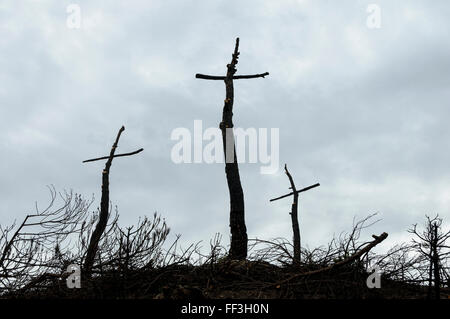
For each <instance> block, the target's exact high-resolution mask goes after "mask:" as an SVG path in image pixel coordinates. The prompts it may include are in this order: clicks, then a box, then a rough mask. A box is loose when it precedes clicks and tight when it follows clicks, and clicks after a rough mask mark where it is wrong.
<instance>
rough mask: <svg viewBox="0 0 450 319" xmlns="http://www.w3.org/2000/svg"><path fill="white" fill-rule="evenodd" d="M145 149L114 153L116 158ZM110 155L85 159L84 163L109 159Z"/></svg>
mask: <svg viewBox="0 0 450 319" xmlns="http://www.w3.org/2000/svg"><path fill="white" fill-rule="evenodd" d="M143 150H144V149H143V148H140V149H138V150H137V151H134V152H130V153H122V154H117V155H114V156H113V157H114V158H116V157H122V156H131V155H135V154H138V153H140V152H142V151H143ZM109 157H110V156H103V157H98V158H93V159H88V160H85V161H83V163H87V162H95V161H100V160H105V159H109Z"/></svg>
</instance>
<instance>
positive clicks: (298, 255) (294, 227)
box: [284, 164, 302, 264]
mask: <svg viewBox="0 0 450 319" xmlns="http://www.w3.org/2000/svg"><path fill="white" fill-rule="evenodd" d="M284 170H285V173H286V175H287V177H288V178H289V183H290V184H291V189H292V191H293V197H294V198H293V201H292V209H291V220H292V231H293V233H294V239H293V241H294V264H300V262H301V261H302V259H301V258H302V257H301V250H300V247H301V246H300V226H299V224H298V192H297V189H296V188H295V183H294V179H293V178H292V175H291V173H289V171H288V169H287V165H286V164H285V165H284Z"/></svg>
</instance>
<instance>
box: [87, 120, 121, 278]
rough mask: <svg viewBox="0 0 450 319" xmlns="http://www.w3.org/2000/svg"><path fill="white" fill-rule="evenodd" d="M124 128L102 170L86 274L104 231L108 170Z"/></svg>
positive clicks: (106, 221) (107, 201) (107, 194)
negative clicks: (99, 196) (95, 222)
mask: <svg viewBox="0 0 450 319" xmlns="http://www.w3.org/2000/svg"><path fill="white" fill-rule="evenodd" d="M124 130H125V127H123V126H122V127H121V128H120V130H119V133H118V134H117V137H116V141H115V142H114V144H113V146H112V148H111V152H110V154H109V157H108V160H107V161H106V164H105V169H104V170H103V172H102V198H101V202H100V215H99V218H98V223H97V225H96V227H95V230H94V231H93V232H92V236H91V240H90V242H89V246H88V250H87V253H86V259H85V261H84V267H83V268H84V271H85V272H86V274H87V275H89V274H90V272H91V269H92V266H93V264H94V259H95V255H96V254H97V249H98V243H99V242H100V238H101V237H102V234H103V232H104V231H105V228H106V225H107V223H108V217H109V170H110V168H111V164H112V161H113V158H114V153H115V151H116V148H117V144H118V143H119V139H120V135H121V134H122V132H123V131H124Z"/></svg>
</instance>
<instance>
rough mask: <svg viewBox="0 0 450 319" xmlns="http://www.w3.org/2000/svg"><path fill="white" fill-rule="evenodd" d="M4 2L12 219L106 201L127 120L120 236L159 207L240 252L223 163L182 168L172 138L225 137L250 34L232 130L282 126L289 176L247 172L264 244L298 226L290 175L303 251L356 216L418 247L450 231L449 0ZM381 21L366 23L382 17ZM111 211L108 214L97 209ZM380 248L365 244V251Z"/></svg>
mask: <svg viewBox="0 0 450 319" xmlns="http://www.w3.org/2000/svg"><path fill="white" fill-rule="evenodd" d="M74 3H76V4H78V5H79V7H80V8H81V27H80V28H69V27H68V26H67V19H68V16H69V15H70V13H67V11H66V10H67V6H68V5H69V4H71V2H69V1H60V0H45V1H44V0H42V1H15V0H2V1H1V2H0V154H1V160H0V176H1V179H0V223H1V224H2V225H4V224H10V223H11V222H12V221H13V220H14V219H18V220H20V219H22V218H24V216H25V215H26V214H27V213H29V212H32V211H33V209H34V203H35V201H37V202H38V205H39V207H44V206H45V205H46V204H47V203H48V200H49V193H48V190H47V188H46V185H54V186H55V187H56V189H57V190H59V191H62V190H64V189H67V190H70V189H73V191H74V192H77V193H81V194H83V195H85V196H86V197H90V196H91V195H92V194H94V195H95V197H96V203H95V204H96V205H98V204H99V201H100V184H101V171H102V169H103V166H104V163H102V162H95V163H89V164H82V163H81V162H82V160H85V159H88V158H92V157H97V156H101V155H107V154H108V153H109V151H110V148H111V145H112V143H113V141H114V138H115V136H116V134H117V131H118V130H119V128H120V127H121V126H122V125H124V126H125V127H126V131H125V132H124V133H123V135H122V137H121V140H120V143H119V149H118V152H128V151H133V150H135V149H138V148H140V147H143V148H144V149H145V150H144V152H143V153H141V154H139V155H136V156H133V157H128V158H119V159H116V160H114V162H113V166H112V169H111V175H110V182H111V187H110V190H111V200H112V202H113V204H114V205H117V206H118V209H119V213H120V220H121V223H122V224H124V225H131V224H134V223H136V221H137V220H138V218H139V216H143V215H149V216H150V215H151V214H152V213H153V212H155V211H157V212H158V213H160V214H161V215H162V216H163V217H164V218H165V219H166V221H167V223H168V225H169V226H170V227H171V228H172V231H173V233H174V234H175V233H179V234H182V238H184V242H185V243H190V242H197V241H200V240H203V241H205V244H207V243H208V241H209V239H210V238H212V237H213V236H214V234H215V233H216V232H220V233H222V234H223V235H224V239H225V243H227V242H228V241H229V237H228V236H229V228H228V218H229V195H228V189H227V184H226V179H225V172H224V165H223V164H175V163H173V162H172V161H171V157H170V154H171V149H172V147H173V145H175V143H176V142H174V141H172V140H171V139H170V136H171V132H172V130H174V129H175V128H177V127H185V128H188V129H190V130H192V129H193V123H194V120H198V119H201V120H203V126H204V127H217V126H218V124H219V122H220V120H221V112H222V107H223V99H224V97H225V87H224V84H223V82H221V81H205V80H198V79H195V74H196V73H205V74H214V75H223V74H225V72H226V64H227V63H229V62H230V59H231V53H232V51H233V49H234V41H235V38H236V37H240V42H241V43H240V52H241V55H240V60H239V64H238V66H237V67H238V74H253V73H262V72H266V71H268V72H270V75H269V76H268V77H266V78H265V79H254V80H239V81H235V105H234V123H235V126H236V127H242V128H249V127H254V128H268V129H270V128H279V129H280V162H281V163H280V170H279V171H278V173H277V174H273V175H261V174H260V166H261V164H242V165H241V166H240V173H241V180H242V185H243V189H244V195H245V209H246V222H247V229H248V234H249V237H250V238H255V237H258V238H265V239H269V238H273V237H286V238H288V239H291V237H292V230H291V224H290V216H289V214H288V213H289V210H290V205H291V200H290V199H285V200H281V201H277V202H274V203H269V199H270V198H272V197H276V196H278V195H282V194H284V193H286V192H288V191H289V190H288V186H289V182H288V179H287V177H286V175H285V174H284V173H283V170H282V165H283V164H284V163H287V164H288V166H289V168H290V171H291V173H292V175H293V177H294V180H295V182H296V184H297V187H298V188H300V187H304V186H308V185H311V184H314V183H316V182H320V183H321V187H319V188H316V189H314V190H311V191H309V192H307V193H304V194H302V195H301V196H300V208H299V213H300V227H301V234H302V244H305V245H308V246H309V247H311V248H312V247H315V246H317V245H321V244H325V243H327V242H328V241H329V240H330V239H331V238H332V236H333V234H339V233H340V232H342V231H347V230H350V229H351V226H352V220H353V218H354V217H355V216H356V217H357V218H363V217H365V216H367V215H369V214H371V213H374V212H379V217H380V218H382V221H381V222H379V223H378V224H377V225H375V226H373V228H372V229H371V230H370V233H367V235H370V234H371V233H376V234H380V233H381V232H383V231H386V232H388V233H389V234H390V237H389V238H388V240H386V242H385V243H384V245H385V246H386V247H388V246H393V245H394V244H395V243H398V242H400V241H402V240H408V238H409V234H407V233H406V230H407V229H408V228H409V227H410V226H411V224H413V223H417V222H418V223H422V221H423V220H424V216H425V214H430V215H434V214H436V213H439V214H440V215H441V216H442V217H444V219H446V222H447V224H448V223H450V211H449V204H450V169H449V165H450V148H449V147H448V146H449V145H448V143H449V140H450V126H449V125H448V121H449V119H450V111H449V105H448V104H449V103H448V102H449V101H450V60H449V57H450V41H449V39H450V34H449V33H450V22H449V17H450V2H448V1H444V0H443V1H438V0H434V1H425V0H423V1H418V0H417V1H416V0H402V1H400V0H397V1H387V0H386V1H375V0H371V1H357V0H353V1H350V0H348V1H326V0H317V1H307V0H298V1H248V0H246V1H230V0H227V1H216V0H214V1H211V0H208V1H206V0H203V1H170V0H164V1H157V0H152V1H144V0H142V1H109V0H103V1H100V0H89V1H87V0H83V1H78V2H74ZM371 3H376V4H377V5H378V6H379V8H380V9H381V28H379V29H371V28H368V26H367V24H366V20H367V18H368V16H369V13H368V12H367V7H368V5H369V4H371ZM93 208H95V207H93ZM369 238H370V237H368V236H367V237H366V238H364V240H366V239H369Z"/></svg>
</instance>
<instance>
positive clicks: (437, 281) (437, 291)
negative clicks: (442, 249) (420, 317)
mask: <svg viewBox="0 0 450 319" xmlns="http://www.w3.org/2000/svg"><path fill="white" fill-rule="evenodd" d="M432 232H433V243H432V247H433V270H434V298H435V299H441V275H440V267H439V253H438V241H439V237H438V224H437V223H435V224H434V225H433V226H432Z"/></svg>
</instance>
